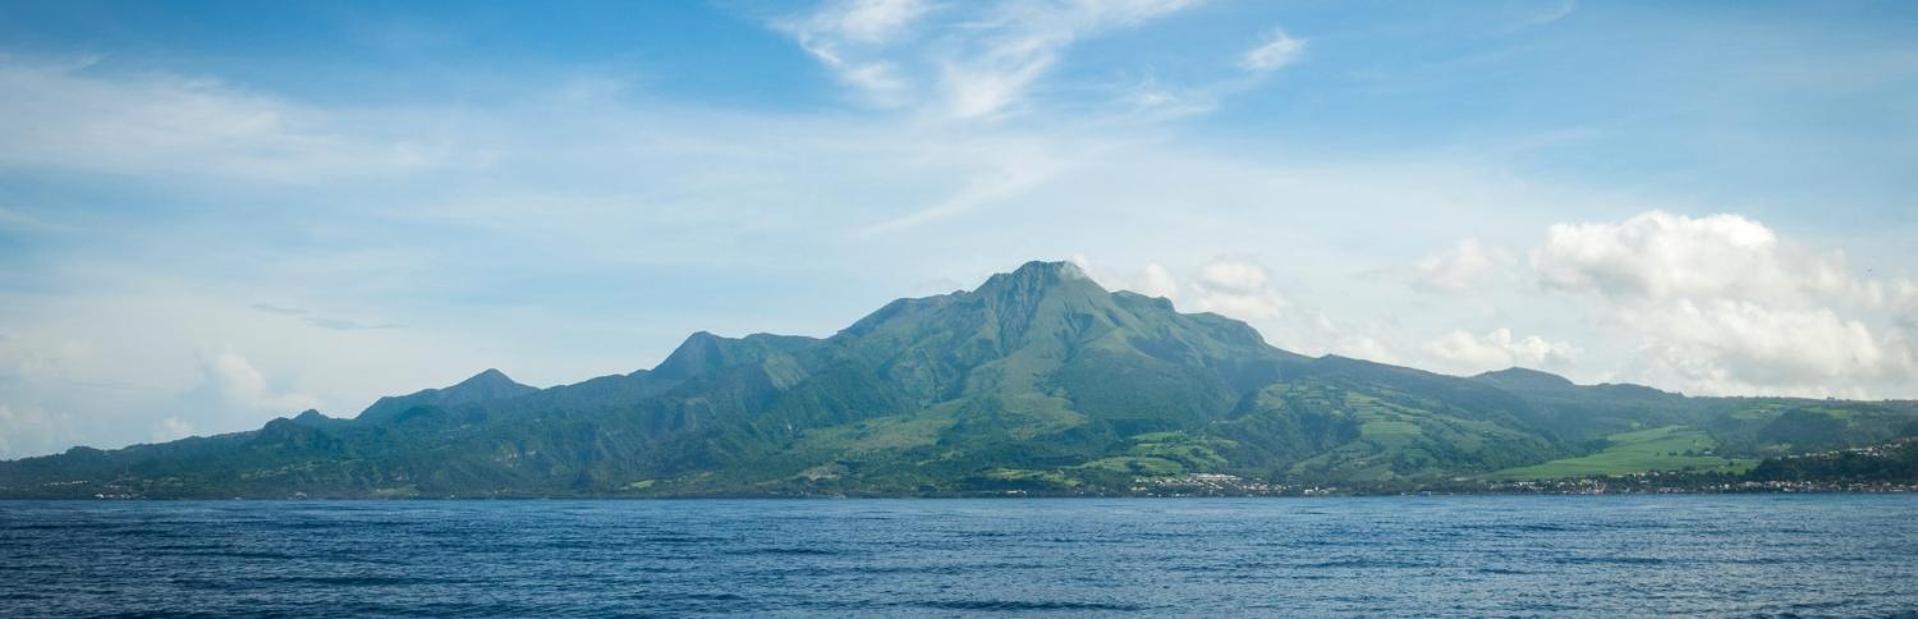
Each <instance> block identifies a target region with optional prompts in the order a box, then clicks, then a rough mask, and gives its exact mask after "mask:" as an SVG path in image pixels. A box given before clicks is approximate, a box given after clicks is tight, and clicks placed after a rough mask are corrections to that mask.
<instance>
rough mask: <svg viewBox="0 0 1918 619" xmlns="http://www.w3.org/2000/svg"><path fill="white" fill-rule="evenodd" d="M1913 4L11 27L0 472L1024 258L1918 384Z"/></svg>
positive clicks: (645, 349)
mask: <svg viewBox="0 0 1918 619" xmlns="http://www.w3.org/2000/svg"><path fill="white" fill-rule="evenodd" d="M1914 144H1918V10H1915V9H1913V8H1912V6H1911V5H1909V4H1908V3H1896V2H1883V3H1873V2H1855V3H1798V4H1787V3H1769V2H1726V3H1688V4H1682V5H1679V4H1671V3H1603V4H1599V3H1575V2H1567V1H1559V0H1546V1H1538V2H1519V1H1512V2H1472V3H1416V4H1415V3H1279V2H1226V1H1204V2H1199V1H1183V0H1110V1H1094V0H1082V1H1076V2H1045V3H993V2H935V1H930V0H927V1H907V0H870V1H859V2H826V3H819V4H786V3H779V4H773V3H735V2H714V3H693V2H684V3H665V2H656V3H624V2H608V3H567V4H565V5H563V6H559V7H549V6H539V5H534V4H531V3H527V4H509V3H485V4H483V5H474V4H473V3H431V4H429V3H371V2H368V3H354V4H348V5H339V4H337V3H299V2H282V3H245V2H233V3H221V2H198V3H193V2H188V3H167V4H160V3H138V2H127V3H119V2H108V3H94V2H61V3H12V4H7V5H0V457H16V456H23V455H32V454H39V453H49V452H53V451H58V450H61V449H65V448H66V447H68V446H71V445H74V444H92V445H98V446H118V445H124V444H128V443H132V442H144V441H153V440H163V439H169V438H175V437H178V436H184V435H188V434H205V433H212V432H225V431H234V430H241V429H247V428H251V427H255V426H257V425H258V424H259V423H261V422H263V421H265V420H268V419H271V418H273V417H275V416H281V415H290V414H292V413H295V412H298V411H299V410H301V409H303V408H307V407H317V408H319V409H321V410H322V411H324V412H327V413H329V414H333V415H352V414H354V413H356V412H357V411H358V410H359V409H360V408H362V407H364V406H365V405H366V404H368V403H370V402H371V400H372V399H373V398H375V397H377V396H379V395H382V394H390V393H401V392H408V391H412V390H414V389H418V388H421V387H425V386H433V385H443V384H448V383H451V382H454V381H457V380H459V379H460V378H462V377H464V376H466V375H470V374H472V373H474V372H477V371H479V370H480V369H483V368H487V367H498V368H500V369H503V370H505V371H506V372H507V373H509V374H511V375H512V376H514V377H516V378H518V379H520V380H522V381H523V382H529V383H533V384H538V385H550V384H558V383H566V382H574V381H578V380H582V379H585V378H588V377H591V376H596V375H603V374H608V373H615V372H622V373H623V372H628V371H631V370H633V369H637V368H642V367H650V366H651V365H653V364H654V363H656V362H657V361H658V360H659V359H660V358H662V357H663V356H664V355H665V354H666V353H667V352H669V351H670V350H671V349H672V348H673V346H675V345H676V344H677V343H678V342H679V341H680V340H681V339H683V338H684V337H685V335H687V334H688V333H691V332H693V331H696V330H700V329H707V330H712V331H715V332H718V333H721V334H728V335H742V334H745V333H750V332H755V331H772V332H780V333H798V334H809V335H827V334H830V333H832V332H833V331H835V330H837V329H838V328H840V327H843V326H845V325H847V324H850V323H851V322H852V321H853V320H856V319H857V318H858V317H859V316H861V315H862V314H863V313H865V312H867V311H870V310H872V309H874V308H877V307H878V306H879V305H881V304H883V303H884V302H885V301H888V300H890V299H892V298H896V297H900V296H909V295H922V294H930V293H937V292H946V291H949V290H952V289H956V288H964V287H971V286H972V285H975V284H976V283H977V282H978V281H980V280H982V279H983V278H984V277H985V276H986V275H988V274H990V273H992V272H995V271H1004V270H1009V269H1011V268H1013V267H1015V266H1017V265H1018V264H1019V263H1021V262H1023V261H1026V260H1029V259H1054V260H1075V261H1078V262H1080V263H1081V264H1082V265H1083V266H1085V267H1086V268H1087V269H1088V270H1089V271H1090V272H1092V273H1093V275H1094V276H1095V277H1096V278H1098V279H1100V281H1102V282H1104V283H1105V284H1106V285H1107V286H1109V287H1113V288H1129V289H1134V290H1140V291H1142V292H1147V293H1150V294H1158V295H1163V296H1167V297H1169V298H1171V299H1173V301H1174V303H1175V304H1176V305H1177V306H1178V307H1179V308H1180V309H1181V310H1183V311H1215V312H1220V313H1223V314H1227V315H1230V316H1234V317H1237V318H1241V319H1243V320H1246V321H1248V322H1250V323H1252V324H1253V325H1255V326H1257V327H1258V328H1259V329H1260V330H1261V332H1263V333H1264V334H1265V336H1266V338H1267V339H1268V340H1269V341H1271V342H1273V343H1274V344H1276V345H1279V346H1283V347H1286V348H1290V349H1293V350H1298V351H1300V352H1305V353H1309V354H1328V353H1331V354H1342V355H1348V356H1358V357H1366V358H1372V359H1378V360H1383V361H1389V362H1394V363H1402V364H1408V365H1413V366H1417V367H1422V368H1429V369H1433V370H1436V371H1443V372H1449V373H1459V374H1469V373H1474V372H1479V371H1485V370H1490V369H1498V368H1502V367H1506V366H1510V365H1524V366H1530V367H1539V368H1543V369H1547V370H1551V371H1555V372H1560V373H1563V374H1566V375H1568V376H1570V377H1572V378H1574V379H1576V380H1579V381H1583V382H1598V381H1632V382H1641V383H1647V384H1652V385H1655V386H1659V387H1662V388H1667V389H1674V390H1682V391H1685V392H1687V393H1696V394H1792V395H1807V396H1824V395H1835V396H1844V397H1864V398H1882V397H1906V398H1909V397H1918V360H1915V359H1914V349H1915V348H1918V344H1915V343H1914V341H1918V324H1915V323H1918V320H1915V319H1914V318H1913V317H1914V316H1918V284H1915V283H1914V279H1913V278H1914V277H1918V272H1914V271H1918V243H1913V242H1912V241H1911V240H1910V239H1912V238H1915V237H1918V202H1914V198H1913V197H1912V196H1914V195H1918V173H1914V172H1915V171H1918V147H1914V146H1913V145H1914Z"/></svg>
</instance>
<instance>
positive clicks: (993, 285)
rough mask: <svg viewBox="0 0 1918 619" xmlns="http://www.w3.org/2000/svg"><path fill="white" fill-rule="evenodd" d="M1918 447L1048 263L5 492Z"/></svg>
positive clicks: (431, 485) (36, 473)
mask: <svg viewBox="0 0 1918 619" xmlns="http://www.w3.org/2000/svg"><path fill="white" fill-rule="evenodd" d="M1915 435H1918V403H1913V402H1838V401H1830V400H1803V399H1782V398H1692V397H1685V396H1683V395H1679V394H1673V393H1666V392H1662V391H1658V390H1655V389H1651V388H1648V387H1642V386H1636V385H1576V384H1573V383H1572V382H1571V381H1568V380H1566V379H1564V378H1562V377H1559V376H1555V375H1552V374H1548V373H1544V372H1538V371H1535V370H1527V369H1520V368H1513V369H1509V370H1503V371H1499V372H1490V373H1486V374H1481V375H1478V376H1473V377H1456V376H1447V375H1441V374H1434V373H1430V372H1424V371H1420V370H1416V369H1411V368H1405V367H1398V366H1392V365H1386V364H1380V363H1373V362H1369V361H1363V360H1358V359H1348V358H1343V357H1337V356H1325V357H1317V358H1314V357H1307V356H1303V355H1299V354H1295V353H1291V352H1287V351H1284V350H1280V349H1278V348H1275V347H1272V346H1270V345H1268V344H1266V343H1265V341H1264V339H1263V338H1262V337H1261V336H1260V335H1259V333H1258V332H1257V331H1254V330H1253V329H1252V328H1251V327H1249V326H1247V325H1246V324H1244V323H1241V322H1238V321H1235V320H1231V319H1227V318H1224V317H1221V316H1217V315H1213V314H1183V313H1179V312H1177V311H1174V309H1173V307H1172V304H1171V303H1170V302H1168V301H1166V300H1165V299H1158V298H1152V297H1146V296H1143V295H1139V294H1135V293H1131V292H1125V291H1117V292H1113V291H1107V290H1105V289H1103V288H1101V287H1100V286H1099V285H1098V284H1096V283H1094V282H1093V281H1092V280H1091V279H1090V278H1088V277H1086V275H1085V274H1084V273H1082V272H1080V271H1079V270H1078V269H1077V268H1076V267H1074V266H1072V265H1071V264H1068V263H1044V262H1033V263H1028V264H1026V265H1024V266H1022V267H1020V268H1019V269H1017V270H1015V271H1013V272H1011V273H1002V274H998V275H994V276H992V277H991V278H989V279H988V280H986V282H985V283H983V284H982V285H980V286H979V287H978V288H976V289H974V290H970V291H960V292H954V293H951V294H945V295H938V296H932V297H925V298H917V299H901V300H898V301H894V302H892V303H889V304H887V305H886V306H885V307H882V308H880V309H879V310H878V311H875V312H873V313H872V314H870V315H868V316H866V317H864V318H862V319H860V320H859V321H857V322H855V323H853V324H852V325H851V326H849V327H847V328H846V329H845V330H843V331H840V332H838V333H836V334H833V335H832V336H830V337H826V338H810V337H796V336H779V335H768V334H755V335H748V336H745V337H741V338H728V337H722V336H718V335H714V334H711V333H706V332H699V333H695V334H693V335H692V336H690V337H688V338H687V339H686V341H685V342H684V343H683V344H681V345H680V346H679V347H678V348H677V349H676V350H675V351H673V353H672V354H671V355H669V356H668V357H667V358H666V359H665V360H664V361H662V362H661V363H660V364H659V365H658V366H657V367H654V368H652V369H650V370H639V371H635V372H633V373H630V374H623V375H613V376H603V377H599V378H594V379H591V380H587V381H584V382H580V383H577V384H572V385H563V386H557V387H551V388H546V389H536V388H533V387H529V386H526V385H522V384H519V383H516V382H514V381H513V380H512V379H510V378H508V377H506V375H505V374H502V373H500V372H498V371H497V370H487V371H485V372H481V373H480V374H478V375H476V376H474V377H472V378H470V379H467V380H466V381H463V382H461V383H459V384H456V385H453V386H450V387H445V388H440V389H427V390H424V391H419V392H416V393H413V394H410V395H405V396H395V397H387V398H381V399H380V400H379V401H378V402H375V403H374V404H373V405H372V406H370V407H368V408H367V409H366V410H365V411H364V412H362V413H360V415H358V416H357V417H356V418H353V419H335V418H330V417H326V416H324V415H321V414H319V413H318V412H316V411H307V412H305V413H302V414H300V415H299V416H298V417H296V418H294V419H277V420H274V421H272V422H270V423H268V424H266V425H265V426H264V427H262V428H260V429H259V430H255V431H251V432H240V433H234V434H226V435H220V436H212V437H198V438H189V439H185V440H181V441H174V442H171V443H164V444H157V445H138V446H133V447H129V448H126V449H119V450H112V451H102V450H97V449H90V448H84V447H82V448H75V449H73V450H70V451H68V452H66V453H64V454H59V455H54V456H46V457H39V458H27V459H23V460H16V461H11V462H0V496H16V497H19V496H143V497H229V496H255V497H284V496H295V495H304V496H337V497H381V496H696V495H815V494H859V495H950V494H974V493H1003V492H1008V491H1014V492H1036V493H1057V494H1081V493H1123V492H1128V491H1130V490H1132V489H1134V488H1136V487H1138V486H1140V485H1141V484H1151V483H1159V482H1163V481H1166V480H1179V479H1196V478H1193V477H1191V476H1192V475H1194V474H1202V473H1203V474H1217V475H1230V476H1235V477H1237V478H1239V479H1242V480H1250V481H1255V482H1257V483H1276V484H1299V485H1304V484H1314V485H1317V484H1330V485H1342V486H1347V487H1358V488H1373V489H1381V490H1383V489H1407V488H1417V487H1421V486H1423V485H1426V484H1432V483H1439V482H1446V483H1456V482H1458V481H1459V480H1476V479H1484V480H1499V479H1521V478H1529V477H1533V476H1538V477H1549V476H1565V475H1585V474H1606V473H1619V472H1632V471H1641V470H1656V469H1660V468H1669V469H1672V470H1693V471H1719V470H1724V471H1735V470H1742V469H1744V468H1748V467H1750V466H1751V465H1752V463H1754V462H1756V461H1757V459H1759V458H1762V457H1767V456H1778V455H1783V454H1790V453H1799V452H1809V451H1815V450H1825V449H1835V448H1843V447H1849V446H1857V445H1869V444H1875V443H1881V442H1886V441H1891V440H1895V439H1899V438H1900V437H1907V436H1915Z"/></svg>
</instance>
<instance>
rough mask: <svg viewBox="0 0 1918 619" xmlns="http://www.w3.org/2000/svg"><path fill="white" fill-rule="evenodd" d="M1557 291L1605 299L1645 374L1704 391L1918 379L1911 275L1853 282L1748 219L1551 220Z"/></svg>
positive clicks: (1538, 256) (1817, 391)
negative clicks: (1907, 311) (1904, 318)
mask: <svg viewBox="0 0 1918 619" xmlns="http://www.w3.org/2000/svg"><path fill="white" fill-rule="evenodd" d="M1532 263H1533V266H1534V267H1535V269H1536V271H1537V274H1538V277H1539V282H1540V284H1541V285H1543V286H1545V287H1546V288H1547V289H1551V290H1558V291H1565V292H1571V293H1575V294H1579V295H1582V298H1590V299H1596V300H1597V301H1599V302H1600V306H1599V308H1600V309H1601V311H1602V312H1603V314H1602V315H1603V316H1605V317H1607V319H1608V320H1610V321H1611V322H1612V323H1614V324H1616V325H1618V326H1620V327H1622V328H1624V329H1625V330H1627V331H1629V332H1631V333H1632V334H1634V335H1635V336H1636V337H1637V338H1638V339H1639V340H1640V344H1639V359H1638V362H1637V363H1635V364H1634V368H1633V370H1632V371H1631V372H1630V373H1631V374H1634V375H1635V376H1634V377H1635V378H1638V379H1640V380H1646V381H1649V382H1653V383H1655V384H1661V385H1672V386H1676V387H1678V388H1681V389H1685V390H1688V391H1692V392H1697V393H1706V394H1732V393H1774V394H1789V395H1812V396H1817V395H1859V394H1866V393H1870V392H1872V391H1875V390H1877V389H1879V388H1883V387H1885V386H1889V385H1897V384H1901V383H1906V384H1908V381H1911V380H1913V379H1918V362H1914V353H1913V348H1912V342H1911V340H1910V336H1911V331H1910V329H1909V327H1908V326H1902V325H1900V324H1899V323H1900V320H1901V318H1900V315H1901V310H1900V309H1899V308H1900V307H1901V306H1903V304H1906V303H1909V301H1907V300H1906V298H1907V293H1906V292H1904V291H1907V290H1910V289H1911V288H1912V284H1911V282H1910V281H1909V280H1904V279H1894V280H1873V279H1866V278H1860V277H1857V276H1855V275H1853V274H1852V273H1851V271H1850V269H1849V268H1848V267H1847V266H1846V264H1845V261H1844V258H1843V256H1841V255H1838V254H1835V253H1834V254H1819V253H1815V252H1812V251H1810V250H1809V249H1807V248H1804V247H1802V246H1799V245H1797V244H1795V243H1791V242H1789V241H1787V240H1786V239H1783V238H1781V237H1780V236H1779V235H1778V234H1777V233H1776V232H1775V231H1773V230H1772V229H1770V228H1769V227H1766V226H1765V225H1764V224H1761V223H1759V222H1757V221H1753V220H1751V219H1747V218H1744V217H1740V216H1737V215H1712V216H1708V217H1698V218H1694V217H1687V216H1683V215H1675V214H1671V213H1665V212H1658V211H1653V212H1647V213H1643V214H1639V215H1637V216H1634V217H1631V218H1629V219H1626V220H1624V221H1621V222H1598V223H1583V224H1561V225H1555V226H1552V227H1551V229H1550V230H1549V231H1548V232H1547V234H1546V239H1545V242H1544V244H1543V245H1542V246H1540V247H1539V248H1538V249H1537V250H1536V251H1534V252H1533V255H1532Z"/></svg>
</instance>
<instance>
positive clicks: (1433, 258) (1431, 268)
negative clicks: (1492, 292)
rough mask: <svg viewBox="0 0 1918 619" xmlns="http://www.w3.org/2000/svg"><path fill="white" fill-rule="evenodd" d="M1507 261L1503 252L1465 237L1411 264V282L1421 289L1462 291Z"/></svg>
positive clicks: (1507, 257)
mask: <svg viewBox="0 0 1918 619" xmlns="http://www.w3.org/2000/svg"><path fill="white" fill-rule="evenodd" d="M1510 261H1511V258H1510V256H1508V255H1507V254H1506V253H1505V252H1503V251H1499V250H1497V249H1493V248H1487V247H1486V246H1485V245H1484V244H1482V243H1480V242H1478V241H1477V240H1475V239H1466V240H1464V241H1460V242H1459V243H1458V244H1457V245H1455V246H1453V247H1451V248H1449V249H1446V250H1445V251H1441V252H1438V253H1435V254H1432V255H1429V256H1426V257H1424V258H1420V259H1419V260H1418V262H1415V263H1413V265H1412V272H1413V276H1414V277H1413V280H1412V283H1413V285H1414V286H1417V287H1418V288H1420V289H1424V290H1435V291H1441V292H1462V291H1465V290H1468V289H1471V288H1472V287H1473V286H1474V285H1477V284H1478V283H1479V282H1480V280H1482V279H1483V278H1484V277H1485V276H1486V275H1487V274H1489V273H1491V272H1492V271H1493V270H1494V269H1496V268H1498V267H1500V266H1501V265H1504V264H1506V263H1508V262H1510Z"/></svg>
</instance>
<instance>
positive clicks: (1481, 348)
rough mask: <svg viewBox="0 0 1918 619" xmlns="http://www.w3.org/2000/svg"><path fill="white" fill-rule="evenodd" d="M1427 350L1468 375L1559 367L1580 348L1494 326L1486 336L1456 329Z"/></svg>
mask: <svg viewBox="0 0 1918 619" xmlns="http://www.w3.org/2000/svg"><path fill="white" fill-rule="evenodd" d="M1424 351H1425V353H1426V354H1427V355H1430V356H1431V357H1432V358H1433V359H1434V360H1435V361H1437V362H1438V363H1439V364H1441V365H1443V366H1445V368H1446V369H1450V370H1453V371H1457V372H1460V373H1464V374H1475V373H1478V372H1487V371H1491V370H1502V369H1505V368H1509V367H1513V366H1519V367H1529V368H1559V367H1564V366H1566V365H1569V364H1570V362H1571V360H1572V357H1574V356H1576V355H1577V354H1578V348H1576V347H1574V346H1572V345H1570V344H1567V343H1565V342H1553V341H1548V340H1546V339H1545V338H1542V337H1539V336H1536V335H1531V336H1526V337H1523V338H1520V337H1516V336H1513V335H1512V331H1511V330H1510V329H1504V328H1500V329H1493V330H1492V331H1491V332H1489V333H1486V334H1484V335H1482V336H1481V335H1475V334H1472V333H1467V332H1465V331H1452V332H1451V333H1447V334H1445V335H1444V336H1441V337H1439V338H1438V339H1435V340H1432V341H1430V342H1427V343H1426V344H1425V346H1424Z"/></svg>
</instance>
